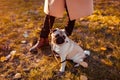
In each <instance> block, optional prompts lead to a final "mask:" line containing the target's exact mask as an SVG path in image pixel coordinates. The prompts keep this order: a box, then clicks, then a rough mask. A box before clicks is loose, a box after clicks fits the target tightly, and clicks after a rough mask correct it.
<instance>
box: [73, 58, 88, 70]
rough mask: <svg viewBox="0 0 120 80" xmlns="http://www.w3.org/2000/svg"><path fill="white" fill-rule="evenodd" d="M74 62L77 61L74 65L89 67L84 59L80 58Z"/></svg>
mask: <svg viewBox="0 0 120 80" xmlns="http://www.w3.org/2000/svg"><path fill="white" fill-rule="evenodd" d="M74 62H76V63H77V64H76V65H75V66H74V67H78V66H79V65H81V66H83V67H84V68H87V67H88V63H87V62H85V61H83V59H80V60H79V61H74Z"/></svg>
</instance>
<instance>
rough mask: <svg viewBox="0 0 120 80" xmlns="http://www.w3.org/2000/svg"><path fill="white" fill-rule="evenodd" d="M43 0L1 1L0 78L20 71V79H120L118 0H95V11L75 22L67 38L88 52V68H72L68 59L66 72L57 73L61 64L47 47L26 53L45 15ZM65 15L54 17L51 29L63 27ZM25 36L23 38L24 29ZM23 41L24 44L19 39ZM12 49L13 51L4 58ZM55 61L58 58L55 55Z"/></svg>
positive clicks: (5, 78) (9, 76)
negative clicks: (82, 76) (62, 73)
mask: <svg viewBox="0 0 120 80" xmlns="http://www.w3.org/2000/svg"><path fill="white" fill-rule="evenodd" d="M43 2H44V0H29V1H28V2H25V1H24V0H17V1H16V0H11V1H9V0H0V79H2V80H13V79H14V76H15V74H16V73H21V74H22V77H21V80H80V79H81V77H80V76H81V75H84V76H86V77H87V78H88V79H89V80H120V76H119V75H120V24H119V23H120V7H119V6H120V3H119V0H94V13H93V15H91V16H88V17H85V18H82V19H80V20H79V21H77V22H76V24H75V28H74V31H73V34H72V36H70V38H71V39H72V40H74V41H75V42H77V43H78V44H79V45H80V46H81V47H82V48H83V49H88V50H90V51H91V56H90V57H89V58H87V59H86V61H87V62H88V64H89V67H88V68H87V69H86V68H83V67H81V66H80V67H78V68H73V66H74V63H73V62H70V61H68V62H67V66H66V71H65V74H64V75H63V76H61V77H58V76H56V74H57V72H58V71H59V68H60V64H59V63H58V62H57V61H56V60H55V59H54V57H48V56H46V55H43V53H45V54H48V53H51V51H50V48H47V47H46V48H44V49H43V50H39V51H38V53H36V54H31V53H29V52H28V50H29V48H30V47H31V44H32V41H33V40H35V39H36V38H38V37H39V31H40V30H41V26H42V25H43V21H44V17H45V14H44V12H43ZM65 23H66V16H64V18H62V19H56V21H55V24H54V26H53V28H55V27H59V28H64V25H65ZM26 31H27V32H28V35H29V36H28V37H27V38H25V37H23V34H24V32H26ZM24 40H25V41H26V44H23V43H21V41H24ZM12 50H16V54H15V55H13V56H12V57H11V58H10V59H9V60H7V61H6V60H5V56H7V55H8V54H9V53H10V52H11V51H12ZM58 60H60V59H59V58H58Z"/></svg>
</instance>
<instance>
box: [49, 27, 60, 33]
mask: <svg viewBox="0 0 120 80" xmlns="http://www.w3.org/2000/svg"><path fill="white" fill-rule="evenodd" d="M57 30H58V28H55V29H51V31H50V33H54V32H55V31H57Z"/></svg>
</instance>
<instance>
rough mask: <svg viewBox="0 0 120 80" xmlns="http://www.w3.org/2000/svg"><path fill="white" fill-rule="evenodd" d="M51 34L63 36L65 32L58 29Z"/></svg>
mask: <svg viewBox="0 0 120 80" xmlns="http://www.w3.org/2000/svg"><path fill="white" fill-rule="evenodd" d="M53 34H54V35H57V34H60V35H65V31H64V29H58V28H56V29H54V30H53Z"/></svg>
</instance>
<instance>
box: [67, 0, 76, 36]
mask: <svg viewBox="0 0 120 80" xmlns="http://www.w3.org/2000/svg"><path fill="white" fill-rule="evenodd" d="M65 9H66V12H67V16H68V21H67V24H66V26H65V30H66V33H67V35H68V36H70V35H71V34H72V31H73V28H74V25H75V20H70V16H69V12H68V9H67V5H66V0H65Z"/></svg>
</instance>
